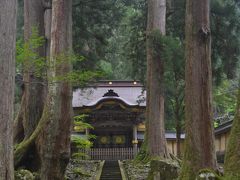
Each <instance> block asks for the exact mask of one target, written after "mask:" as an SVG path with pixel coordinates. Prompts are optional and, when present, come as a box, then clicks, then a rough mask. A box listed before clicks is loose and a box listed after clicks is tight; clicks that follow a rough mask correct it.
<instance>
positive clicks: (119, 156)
mask: <svg viewBox="0 0 240 180" xmlns="http://www.w3.org/2000/svg"><path fill="white" fill-rule="evenodd" d="M138 151H139V149H136V150H135V149H134V148H132V147H129V148H91V149H88V150H80V152H82V153H86V155H87V156H88V158H89V159H92V160H124V159H133V158H134V157H135V155H136V154H137V153H138Z"/></svg>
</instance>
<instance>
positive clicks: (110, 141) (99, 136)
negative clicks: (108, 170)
mask: <svg viewBox="0 0 240 180" xmlns="http://www.w3.org/2000/svg"><path fill="white" fill-rule="evenodd" d="M91 134H94V135H96V139H95V140H94V142H93V147H94V148H125V147H132V139H133V132H132V128H131V127H129V128H126V127H124V128H123V127H107V128H106V127H105V128H97V129H96V130H93V131H91Z"/></svg>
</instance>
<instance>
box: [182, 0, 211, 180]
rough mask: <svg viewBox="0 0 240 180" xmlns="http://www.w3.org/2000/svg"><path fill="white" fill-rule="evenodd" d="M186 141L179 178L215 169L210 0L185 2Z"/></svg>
mask: <svg viewBox="0 0 240 180" xmlns="http://www.w3.org/2000/svg"><path fill="white" fill-rule="evenodd" d="M185 28H186V69H185V80H186V82H185V83H186V87H185V103H186V107H185V118H186V125H185V131H186V140H185V152H184V160H183V167H182V172H181V179H184V180H185V179H195V176H196V174H197V172H198V171H199V170H200V169H202V168H211V169H216V155H215V146H214V134H213V115H212V74H211V38H210V22H209V0H201V1H196V0H187V2H186V27H185Z"/></svg>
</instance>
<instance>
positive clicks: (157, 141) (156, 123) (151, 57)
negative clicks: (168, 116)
mask: <svg viewBox="0 0 240 180" xmlns="http://www.w3.org/2000/svg"><path fill="white" fill-rule="evenodd" d="M165 24H166V1H165V0H148V25H147V76H148V77H147V80H148V81H147V91H148V93H147V99H148V100H147V114H146V119H147V122H148V125H147V126H146V127H148V129H147V133H148V140H147V141H148V145H149V154H150V156H151V157H154V156H161V157H167V156H168V152H167V148H166V139H165V128H164V92H163V91H164V90H163V88H164V87H163V74H164V63H163V59H162V57H161V56H160V54H161V52H159V50H158V49H156V48H155V49H154V45H153V42H152V40H151V36H152V35H153V33H154V32H155V31H158V32H159V34H161V35H165ZM156 51H157V53H156ZM156 54H157V55H156Z"/></svg>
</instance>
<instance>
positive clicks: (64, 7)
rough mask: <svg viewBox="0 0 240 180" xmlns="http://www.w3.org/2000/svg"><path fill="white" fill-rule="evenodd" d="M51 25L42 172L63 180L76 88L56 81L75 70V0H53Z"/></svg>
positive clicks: (45, 176) (46, 175) (40, 138)
mask: <svg viewBox="0 0 240 180" xmlns="http://www.w3.org/2000/svg"><path fill="white" fill-rule="evenodd" d="M51 27H52V28H51V38H52V39H51V46H50V67H49V71H48V77H49V84H48V97H47V103H46V105H45V108H44V113H43V114H44V116H46V118H47V119H48V123H47V125H46V126H45V127H44V129H42V131H41V135H40V137H39V142H41V149H40V152H41V156H40V157H41V173H40V175H41V179H43V180H45V179H46V180H47V179H59V180H62V179H64V172H65V168H66V166H67V163H68V160H69V157H70V129H71V121H72V118H71V117H72V106H71V104H72V88H71V84H70V83H69V82H56V77H59V76H65V75H67V73H69V72H70V71H71V62H70V59H69V54H68V53H70V52H71V51H70V50H71V47H72V38H71V35H72V33H71V32H72V1H71V0H53V2H52V26H51ZM59 60H60V62H61V63H59Z"/></svg>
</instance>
